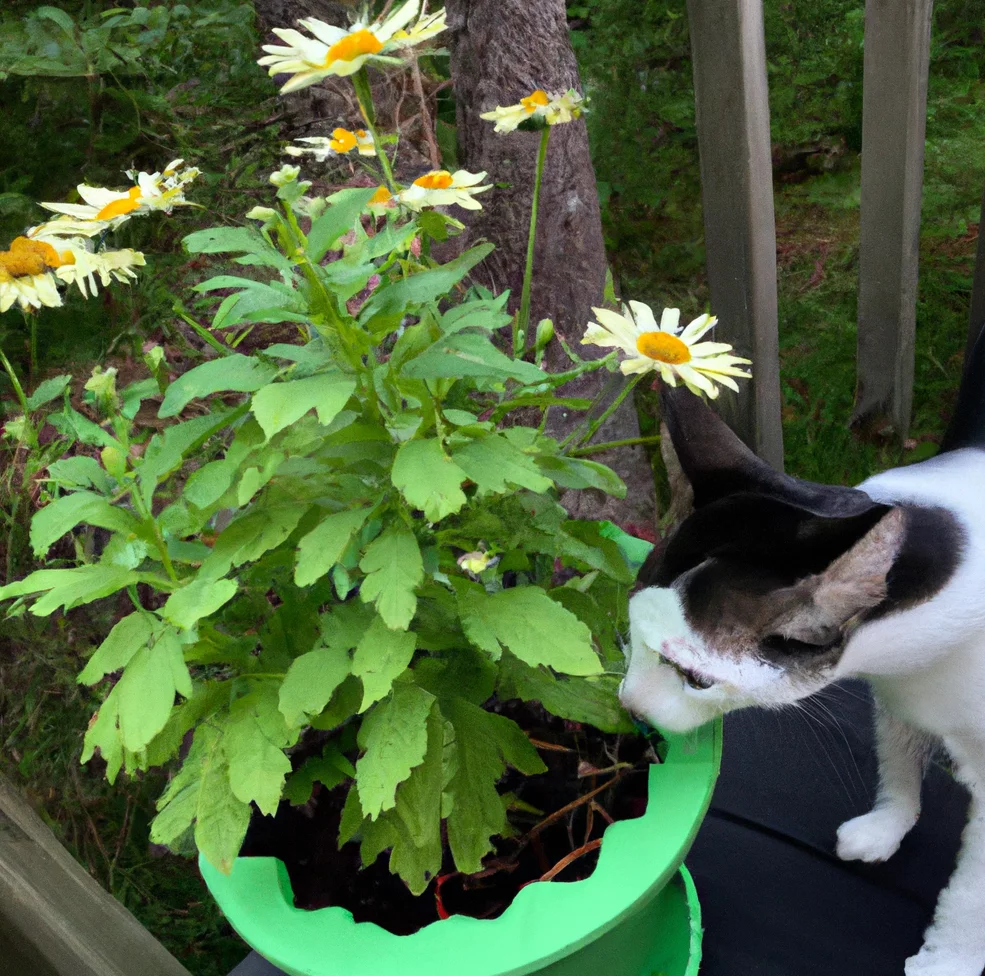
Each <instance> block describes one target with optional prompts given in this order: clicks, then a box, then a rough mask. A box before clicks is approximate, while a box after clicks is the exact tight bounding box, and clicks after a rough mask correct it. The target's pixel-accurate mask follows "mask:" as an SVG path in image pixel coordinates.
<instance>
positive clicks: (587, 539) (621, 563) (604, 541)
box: [557, 519, 636, 584]
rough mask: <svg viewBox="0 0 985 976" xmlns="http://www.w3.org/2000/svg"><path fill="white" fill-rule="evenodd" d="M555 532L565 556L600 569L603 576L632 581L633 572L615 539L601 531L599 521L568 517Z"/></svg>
mask: <svg viewBox="0 0 985 976" xmlns="http://www.w3.org/2000/svg"><path fill="white" fill-rule="evenodd" d="M562 528H563V530H564V531H563V532H561V533H559V534H558V537H557V538H558V543H559V545H558V549H559V551H560V553H562V554H563V555H566V556H572V557H573V558H575V559H578V560H580V561H581V562H583V563H585V564H587V565H588V566H590V567H591V568H592V569H600V570H601V571H602V572H603V573H605V574H606V576H609V577H611V578H612V579H614V580H616V581H617V582H619V583H626V584H632V582H633V581H634V580H635V579H636V573H635V572H634V571H633V570H632V569H630V567H629V566H628V565H627V564H626V560H625V558H624V557H623V554H622V552H621V550H620V549H619V546H618V544H617V543H616V542H614V541H613V540H612V539H609V538H606V537H605V536H604V535H602V534H601V531H600V524H599V523H598V522H592V521H588V520H585V521H582V520H578V519H570V520H569V521H566V522H564V523H563V525H562Z"/></svg>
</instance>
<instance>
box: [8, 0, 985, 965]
mask: <svg viewBox="0 0 985 976" xmlns="http://www.w3.org/2000/svg"><path fill="white" fill-rule="evenodd" d="M282 6H284V7H285V9H286V8H287V6H289V5H288V4H282ZM978 7H979V3H978V0H939V2H938V3H937V4H936V7H935V14H934V28H933V40H932V51H931V74H930V92H929V99H928V122H927V142H926V160H925V174H924V198H923V200H924V202H923V225H922V233H921V248H920V288H919V294H918V305H917V362H916V385H915V391H914V394H915V395H914V416H913V423H912V425H911V431H910V438H909V439H908V440H907V441H906V442H905V443H904V444H903V445H896V444H872V443H866V444H862V443H859V442H857V441H856V439H855V438H854V437H853V435H852V434H851V433H850V432H849V429H848V420H849V417H850V414H851V408H852V399H853V394H854V382H855V317H856V293H857V284H858V282H857V276H858V238H859V202H860V151H861V145H860V139H861V125H862V90H861V82H862V53H863V48H862V43H863V23H864V11H863V5H862V3H861V0H799V2H798V3H796V4H794V3H783V2H778V0H766V3H765V6H764V12H765V22H766V49H767V58H768V74H769V85H770V109H771V129H772V144H773V163H774V167H773V173H774V191H775V205H776V219H777V264H778V287H779V313H780V314H779V319H780V369H781V379H782V390H783V398H784V402H783V421H784V437H785V443H786V464H787V470H788V471H790V472H791V473H793V474H796V475H800V476H802V477H806V478H812V479H816V480H820V481H825V482H831V483H838V484H851V483H854V482H857V481H859V480H861V479H862V478H864V477H865V476H867V475H868V474H870V473H872V472H873V471H876V470H879V469H881V468H883V467H886V466H889V465H891V464H894V463H898V462H899V461H900V460H917V459H920V458H922V457H926V456H929V455H930V454H932V453H933V452H934V451H935V450H936V445H937V442H938V441H939V438H940V434H941V432H942V431H943V427H944V423H945V421H946V418H947V416H948V415H949V411H950V409H951V407H952V405H953V401H954V396H955V392H956V388H957V383H958V379H959V376H960V372H961V365H962V358H961V357H962V351H963V348H964V342H965V337H966V331H967V324H968V323H967V316H968V301H969V291H970V286H971V275H972V268H973V259H974V253H975V242H976V239H977V233H978V225H977V221H978V219H979V213H980V204H981V199H982V189H983V186H985V25H983V23H982V19H981V16H980V11H979V10H978ZM52 9H53V8H52V7H41V6H40V5H39V4H37V3H34V2H25V0H7V2H5V3H4V5H3V11H2V13H0V93H2V103H3V105H4V108H5V112H4V136H3V138H2V139H0V240H2V241H9V240H11V239H12V238H13V237H14V236H16V235H17V234H19V233H21V232H22V231H23V229H24V228H25V227H27V226H28V225H30V224H34V223H37V222H39V221H40V220H41V219H43V216H44V215H43V212H42V211H41V210H40V209H39V208H38V207H37V204H36V201H38V200H57V199H63V198H64V197H65V196H66V195H67V194H68V193H69V192H70V190H71V188H72V187H74V186H75V184H77V183H79V182H81V181H83V180H84V181H85V182H87V183H91V184H96V185H108V186H116V185H120V184H122V183H123V182H124V177H123V171H124V170H126V169H129V168H131V167H132V166H136V168H138V169H144V170H147V171H154V170H157V169H160V168H161V166H163V165H164V164H165V163H166V162H168V161H169V160H170V159H172V158H175V157H183V158H184V159H185V160H186V162H187V163H188V164H189V165H194V166H198V167H200V168H201V170H202V176H201V177H200V179H199V180H198V181H197V182H196V184H195V186H194V189H193V191H192V192H191V193H190V194H189V196H190V198H191V199H193V200H194V201H195V202H196V203H199V204H201V205H202V206H203V207H204V208H206V210H205V211H201V210H196V209H193V208H185V209H183V210H181V211H178V212H175V214H173V215H172V216H171V218H169V219H167V220H163V219H162V220H142V221H131V222H130V223H128V224H127V225H125V228H124V231H123V233H122V234H121V235H120V238H119V240H118V243H119V244H120V246H129V247H136V248H138V249H140V250H142V251H143V252H144V253H145V254H146V256H147V264H148V266H147V267H146V268H144V269H141V270H142V273H141V275H140V277H139V279H138V281H136V282H135V283H134V284H133V286H132V287H130V288H129V289H126V288H119V287H118V288H112V289H106V290H105V291H104V292H103V293H102V294H101V295H100V297H99V299H98V300H96V301H88V302H79V301H73V302H69V303H67V304H66V306H65V307H63V308H60V309H53V310H45V314H44V315H42V316H40V317H39V320H38V351H37V364H38V366H37V374H38V375H37V377H35V379H39V378H43V377H45V376H50V375H55V374H57V373H66V372H71V373H73V374H74V375H75V376H77V377H80V378H82V379H84V378H85V377H86V376H88V375H89V373H90V371H91V369H92V366H93V364H95V363H103V364H107V363H110V364H112V365H115V366H116V367H117V368H118V369H119V370H120V373H121V379H122V380H123V382H125V381H126V380H128V379H130V378H131V376H136V375H138V374H139V373H140V372H141V370H142V368H143V367H142V366H141V365H140V362H141V349H142V347H143V346H144V344H145V343H147V342H148V341H155V342H158V343H162V344H165V345H166V346H167V347H168V349H169V360H171V361H177V362H179V363H180V362H184V363H185V364H186V365H187V366H191V365H194V364H195V363H196V362H198V361H200V359H201V349H202V343H201V342H200V341H197V339H196V337H195V335H194V333H191V332H190V331H189V329H188V328H187V326H186V325H185V324H184V320H183V319H182V318H181V316H180V314H179V312H180V313H181V314H184V315H187V316H190V317H195V316H196V314H197V308H196V306H195V301H194V300H193V299H191V298H189V297H188V296H189V295H190V294H191V292H190V291H189V286H190V285H191V284H194V282H195V281H197V280H200V278H201V272H200V269H199V268H198V267H197V266H196V262H195V260H191V259H190V258H189V255H187V254H183V253H182V251H181V248H180V240H181V238H182V237H183V236H184V235H185V234H187V233H189V232H190V231H192V230H195V229H197V228H198V227H201V226H203V225H204V224H205V223H220V222H228V223H230V224H234V223H239V222H242V214H243V213H245V212H246V211H247V210H249V209H250V207H251V206H253V205H254V203H256V202H258V201H259V200H261V198H262V197H264V187H265V186H266V180H267V175H268V174H269V173H270V172H271V171H272V170H274V169H276V168H277V167H279V166H280V165H281V163H282V162H283V161H284V158H285V157H284V156H283V154H282V150H283V146H284V145H285V141H286V139H287V138H289V137H288V135H287V131H286V130H287V128H288V127H289V125H290V119H289V116H288V114H287V113H286V112H285V109H284V105H283V103H282V102H279V101H278V98H277V91H276V87H275V86H274V84H273V83H272V82H271V81H270V79H269V78H268V77H267V75H266V73H265V72H264V70H263V69H261V68H259V67H258V66H257V65H256V63H255V59H256V57H257V56H258V54H259V46H260V44H261V43H263V40H264V39H263V36H262V31H261V28H260V26H259V24H258V22H257V17H256V12H255V10H254V7H253V5H252V4H250V3H240V2H236V0H201V2H196V0H189V2H187V3H181V4H175V3H171V2H167V3H154V2H146V3H145V2H139V3H137V4H132V3H131V4H128V5H127V6H126V7H118V6H117V4H115V3H112V2H104V0H73V2H64V3H62V4H61V5H60V6H59V7H58V8H54V9H56V10H61V11H63V12H64V13H63V15H62V16H61V17H59V16H57V15H56V14H51V13H49V12H50V11H51V10H52ZM114 9H116V10H117V11H118V13H116V14H111V13H109V12H110V11H112V10H114ZM65 15H67V17H66V16H65ZM68 18H70V20H69V19H68ZM107 25H115V26H109V27H108V26H107ZM285 26H286V24H285ZM568 26H569V29H570V37H571V43H572V46H573V48H574V50H575V52H576V54H577V56H578V61H579V67H580V70H581V74H582V80H583V83H584V87H585V90H586V93H587V94H588V95H589V97H590V98H591V111H590V113H589V115H588V128H589V135H590V140H591V149H592V158H593V162H594V166H595V171H596V175H597V179H598V187H599V197H600V202H601V205H602V216H603V227H604V231H605V239H606V248H607V254H608V259H609V262H610V266H611V269H612V273H613V280H614V281H615V283H616V285H617V287H618V291H619V293H620V294H621V296H622V297H623V298H634V299H638V300H641V301H645V302H647V303H649V304H652V305H654V306H655V307H661V306H663V305H677V306H680V307H681V308H682V309H683V310H684V314H685V316H693V315H696V314H698V313H699V312H701V311H704V310H705V309H706V308H707V305H708V300H709V298H708V287H707V280H706V277H705V273H704V246H703V231H702V212H701V205H700V201H701V191H700V180H699V167H698V156H697V136H696V132H695V123H694V91H693V82H692V72H691V60H690V40H689V36H688V26H687V16H686V9H685V3H684V0H648V2H646V3H643V4H641V3H640V2H639V0H580V2H571V3H569V4H568ZM27 51H29V52H30V53H31V57H32V58H33V60H31V61H29V62H26V61H25V59H24V55H25V52H27ZM424 69H425V74H426V78H425V80H426V82H427V83H428V90H429V91H434V92H436V94H435V100H436V101H435V105H436V108H437V112H436V115H437V145H438V147H439V149H440V152H441V153H442V157H443V161H444V162H445V163H449V164H450V163H452V162H453V161H454V153H455V104H454V95H453V91H452V89H451V86H450V85H446V84H442V83H443V82H444V81H445V80H446V79H447V73H448V64H447V59H443V58H440V57H435V58H431V59H429V60H428V62H427V63H426V64H425V65H424ZM24 72H26V73H24ZM306 175H310V174H308V173H307V171H306ZM346 175H347V174H346V173H345V172H339V171H335V172H325V173H324V174H322V179H324V180H325V181H326V182H329V183H331V182H332V181H333V180H335V181H339V182H341V181H343V180H344V179H345V178H346ZM182 303H184V304H182ZM176 306H177V310H176ZM244 341H245V342H246V343H247V344H248V342H249V337H246V339H245V340H244ZM0 348H2V349H3V351H4V352H5V353H6V355H7V356H8V357H9V358H10V359H11V360H12V361H13V362H14V364H15V366H16V367H17V368H18V369H19V370H21V371H22V373H24V374H26V373H27V371H28V368H29V360H30V355H29V350H28V344H27V339H26V333H25V329H24V325H23V320H22V318H21V316H20V314H19V313H18V312H17V311H16V310H13V311H11V312H8V313H6V314H3V315H0ZM81 381H82V380H81V379H80V384H79V385H81ZM0 382H5V381H0ZM123 382H121V383H120V385H121V386H122V385H123ZM638 406H639V408H640V414H641V416H640V426H641V430H642V432H643V433H652V432H654V430H655V424H656V420H655V417H654V415H653V411H652V403H651V402H650V401H649V400H648V399H647V398H646V397H642V398H638ZM0 409H3V410H4V411H6V412H8V413H11V414H12V413H13V412H14V405H13V401H12V397H11V390H10V389H9V386H6V385H0ZM13 461H14V458H13V451H12V446H11V443H10V441H9V439H7V440H5V441H2V442H0V582H5V581H7V580H8V579H9V578H11V577H12V576H14V575H19V574H21V573H23V572H24V571H25V570H26V569H28V568H29V566H28V565H26V564H25V562H24V560H25V559H26V558H27V556H26V552H27V547H26V546H25V545H24V544H23V537H22V535H21V533H22V530H23V526H24V525H25V516H26V515H29V514H30V513H29V512H26V511H25V510H24V506H25V501H24V495H23V492H22V491H20V488H19V486H18V485H17V478H16V476H15V474H16V471H15V468H16V465H15V464H14V463H13ZM656 467H657V471H656V474H657V481H658V489H659V491H660V492H662V493H664V495H665V493H666V486H665V485H663V484H662V477H661V475H660V471H659V465H657V466H656ZM663 500H664V501H666V497H664V499H663ZM2 627H3V629H2V630H0V771H2V772H3V773H5V774H7V775H8V776H10V777H12V778H13V779H14V780H15V782H17V783H18V784H19V785H20V786H21V787H22V788H23V789H24V791H25V792H26V794H27V795H28V796H29V798H30V799H31V800H32V802H33V803H34V805H35V807H36V808H38V809H39V810H40V811H41V812H42V815H43V816H44V817H45V819H46V820H47V821H48V822H49V824H50V825H51V826H52V827H53V828H54V830H55V831H56V833H57V834H58V836H59V837H60V839H61V840H62V841H63V842H64V843H66V844H67V846H68V847H69V848H70V850H72V852H73V853H74V854H75V855H76V856H77V857H78V858H79V860H80V861H81V862H82V863H83V864H84V865H86V867H87V868H88V869H89V871H90V872H91V873H92V874H93V876H95V877H96V878H97V879H98V880H99V881H100V882H101V883H102V884H103V885H104V886H106V887H107V888H108V889H109V890H110V891H112V893H113V894H114V895H116V896H117V897H118V898H119V899H120V900H121V901H123V903H124V904H126V905H127V907H128V908H130V909H131V911H133V912H134V913H135V914H136V915H137V917H138V918H139V919H140V921H141V922H143V924H145V925H146V926H147V927H148V928H149V929H150V930H151V931H152V932H153V933H154V934H155V935H156V936H157V937H158V938H159V939H161V941H162V942H164V944H165V945H166V946H167V947H168V948H169V949H170V950H171V951H172V952H173V953H174V954H175V955H176V956H177V957H178V958H179V959H181V960H182V962H183V963H184V964H185V965H186V966H187V967H188V968H189V969H190V970H191V971H192V972H194V973H196V974H202V976H220V974H223V973H225V972H227V971H228V970H229V969H230V968H232V966H233V965H235V963H236V962H238V961H239V959H240V958H241V957H242V956H243V955H244V952H245V949H244V947H243V945H242V943H240V942H239V940H238V939H237V938H236V937H235V936H234V935H233V934H232V933H231V931H230V930H229V928H228V926H227V925H226V924H225V922H224V921H223V919H222V918H221V916H220V915H219V913H218V911H217V909H215V908H214V906H213V905H212V903H211V902H210V900H209V899H208V897H207V895H206V893H205V891H204V887H203V886H202V884H201V882H200V880H199V878H198V875H197V871H196V869H195V867H194V864H193V863H192V862H189V861H184V860H182V859H180V858H177V857H175V856H173V855H170V854H164V853H162V852H160V851H158V850H156V849H153V848H151V847H150V846H149V842H148V824H149V820H150V817H151V816H152V814H153V798H154V797H155V796H156V795H157V794H158V793H159V792H160V785H161V784H160V781H154V777H146V778H144V779H143V780H139V781H133V782H130V783H129V784H127V785H126V787H125V788H124V789H120V788H119V787H117V788H115V789H114V788H110V787H108V786H107V785H106V784H105V782H104V781H103V779H102V777H101V775H100V773H99V772H98V770H91V769H89V768H83V767H80V766H79V765H78V761H77V760H78V755H79V752H80V749H81V741H82V733H83V731H84V729H85V725H86V722H87V720H88V717H89V714H90V711H91V706H90V702H89V697H88V692H86V691H85V690H84V689H80V688H79V686H78V685H77V684H76V682H75V675H76V674H77V672H78V670H79V666H80V660H81V654H80V651H81V649H83V648H86V647H89V646H92V645H93V644H95V643H97V642H98V640H100V639H101V636H102V635H103V634H104V633H105V631H106V629H108V623H107V621H105V620H100V619H99V617H98V615H96V616H95V617H93V615H91V614H90V615H87V616H84V617H83V616H82V615H78V616H75V615H68V616H67V617H64V618H61V619H60V620H58V621H56V622H46V621H37V620H34V621H31V622H23V621H10V622H4V623H3V624H2Z"/></svg>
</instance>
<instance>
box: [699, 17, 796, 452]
mask: <svg viewBox="0 0 985 976" xmlns="http://www.w3.org/2000/svg"><path fill="white" fill-rule="evenodd" d="M687 11H688V19H689V21H690V24H691V51H692V56H693V62H694V97H695V103H696V112H697V122H698V148H699V152H700V155H701V196H702V202H703V206H704V222H705V247H706V249H707V256H708V282H709V285H710V286H711V307H712V311H713V312H714V313H715V314H716V315H718V316H719V318H720V319H721V324H720V325H719V326H718V328H717V330H716V333H717V335H716V338H718V339H722V340H724V341H727V342H731V343H732V344H733V345H734V346H735V348H736V350H737V351H738V353H739V354H740V355H744V356H748V357H749V358H750V359H751V360H752V361H753V379H752V381H751V382H749V383H742V384H741V390H742V392H741V393H740V394H739V395H738V396H737V397H736V396H735V395H734V394H730V393H728V391H724V392H723V393H722V396H721V398H720V400H719V403H720V404H721V407H720V410H721V413H722V416H723V417H724V419H725V420H726V421H727V422H728V424H729V425H730V426H731V427H732V428H733V429H734V430H735V431H736V432H737V433H738V434H739V436H740V437H741V438H742V439H743V440H744V441H745V442H746V443H747V444H748V445H749V446H750V447H751V448H752V449H753V450H755V452H756V453H757V454H758V455H759V456H760V457H762V458H764V459H765V460H766V461H768V462H769V463H770V464H772V465H773V466H774V467H775V468H778V469H780V470H782V469H783V431H782V428H781V426H780V374H779V358H778V340H777V310H776V224H775V222H774V216H773V170H772V162H771V157H770V109H769V101H768V95H767V83H766V43H765V37H764V34H763V6H762V0H688V4H687Z"/></svg>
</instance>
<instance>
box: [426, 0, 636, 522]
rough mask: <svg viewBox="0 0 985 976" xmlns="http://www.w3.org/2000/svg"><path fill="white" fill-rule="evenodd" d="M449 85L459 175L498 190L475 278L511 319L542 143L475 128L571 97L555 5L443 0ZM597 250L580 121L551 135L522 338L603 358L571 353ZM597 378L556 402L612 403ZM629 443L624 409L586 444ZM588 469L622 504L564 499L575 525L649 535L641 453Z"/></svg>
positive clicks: (551, 363) (561, 424)
mask: <svg viewBox="0 0 985 976" xmlns="http://www.w3.org/2000/svg"><path fill="white" fill-rule="evenodd" d="M445 7H446V10H447V15H448V26H449V30H448V35H447V38H448V41H447V43H448V47H449V50H450V52H451V73H452V80H453V82H454V86H455V96H456V100H457V104H458V145H459V162H460V164H461V165H462V166H463V167H465V168H467V169H469V170H471V171H473V172H477V171H481V170H485V171H486V172H488V173H489V178H490V180H491V181H492V182H493V183H495V184H496V189H495V190H493V191H490V192H489V193H488V194H487V195H486V196H484V197H483V198H482V199H483V205H484V209H483V210H482V211H481V212H480V213H477V214H475V215H474V216H471V215H470V217H471V219H470V221H469V236H470V238H472V239H479V238H485V239H488V240H491V241H493V242H494V243H495V244H496V250H495V251H494V252H493V254H492V255H491V256H490V257H489V258H487V259H486V261H484V262H483V265H482V268H481V269H480V270H479V275H480V277H482V276H483V275H485V278H486V282H487V284H489V285H490V286H491V287H492V288H494V289H496V290H502V289H505V288H509V289H510V291H511V293H512V294H511V308H513V309H514V310H515V309H516V307H517V306H518V304H519V300H520V291H521V285H522V281H523V270H524V264H525V260H526V248H527V232H528V227H529V222H530V209H531V197H532V192H533V184H534V172H535V165H536V157H537V149H538V145H539V142H540V136H539V134H537V133H532V132H519V131H518V132H513V133H509V134H505V135H504V134H500V133H496V132H494V131H493V126H492V124H491V123H489V122H485V121H483V120H481V119H480V118H479V115H480V114H481V113H482V112H486V111H489V110H490V109H493V108H495V107H496V106H497V105H513V104H516V103H517V102H518V101H519V100H520V98H522V97H523V96H525V95H529V94H530V93H531V92H532V91H534V90H535V89H538V88H539V89H543V90H545V91H548V92H554V93H557V92H563V91H566V90H567V89H569V88H575V89H578V90H580V89H581V84H580V80H579V77H578V66H577V64H576V62H575V56H574V53H573V52H572V50H571V46H570V43H569V40H568V28H567V22H566V19H565V4H564V0H537V2H534V3H532V2H530V0H498V2H496V3H490V2H489V0H446V3H445ZM605 274H606V262H605V245H604V242H603V238H602V223H601V215H600V212H599V203H598V194H597V190H596V185H595V172H594V170H593V169H592V162H591V157H590V155H589V148H588V133H587V130H586V128H585V123H584V121H583V120H581V121H576V122H573V123H569V124H566V125H559V126H555V127H554V129H553V131H552V133H551V137H550V144H549V147H548V153H547V166H546V171H545V175H544V183H543V188H542V193H541V202H540V210H539V214H538V225H537V241H536V250H535V257H534V288H533V296H532V304H531V315H530V322H531V330H533V328H534V327H535V326H536V323H537V322H538V321H539V320H540V319H542V318H550V319H551V320H552V321H553V322H554V325H555V329H556V330H557V332H558V333H560V335H562V336H563V337H564V338H565V340H566V341H567V342H568V343H569V344H570V345H572V346H573V347H574V348H577V349H579V350H580V351H581V352H582V353H583V354H584V355H585V357H586V358H590V357H593V356H596V355H600V354H602V352H603V351H602V350H598V349H596V348H595V347H593V346H578V342H579V340H580V339H581V336H582V334H583V332H584V329H585V326H586V324H587V323H588V322H589V321H591V319H592V317H593V316H592V306H593V305H600V304H601V303H602V296H603V291H604V287H605ZM547 365H548V368H550V369H552V370H560V369H564V368H565V367H568V368H570V364H569V363H568V361H567V360H566V358H565V357H564V355H563V352H562V351H561V349H560V346H559V344H558V343H552V345H551V346H550V347H549V349H548V355H547ZM609 380H610V376H609V374H607V373H605V372H602V371H600V372H595V373H590V374H588V375H587V376H585V377H583V378H582V379H581V380H579V381H578V382H577V383H576V384H570V385H569V386H568V387H566V388H565V390H564V393H565V394H566V395H568V396H582V397H593V396H594V395H595V394H596V393H598V392H599V391H600V390H602V389H603V386H606V387H607V388H610V389H607V393H608V396H607V398H606V399H607V400H611V398H612V396H613V395H614V393H615V392H616V391H617V390H618V388H619V385H620V384H619V383H612V382H608V381H609ZM579 419H580V418H579V417H578V415H576V414H566V413H564V412H562V411H561V410H560V409H558V408H554V409H553V410H552V411H551V415H550V416H549V420H548V431H549V432H550V433H552V434H553V435H555V436H559V437H563V436H564V435H565V434H567V432H568V431H570V430H571V429H572V427H573V425H574V424H575V423H576V422H577V421H578V420H579ZM637 436H639V425H638V422H637V417H636V412H635V409H634V408H633V404H632V400H631V399H627V401H626V402H625V403H624V404H623V405H622V408H621V409H620V410H618V411H616V412H615V414H613V416H612V418H611V419H610V420H609V421H607V423H606V424H605V426H603V427H602V428H601V430H600V431H599V432H598V434H597V436H596V438H595V439H596V442H602V441H610V440H622V439H624V438H632V437H637ZM597 460H600V461H602V462H603V463H606V464H608V465H610V466H611V467H612V468H614V469H615V470H616V471H617V472H618V473H619V474H620V475H621V477H622V478H623V480H624V481H626V483H627V485H628V487H629V493H628V495H627V498H626V500H625V501H624V502H618V501H616V500H614V499H609V498H607V497H605V496H602V495H600V494H598V493H595V492H582V493H580V495H579V496H578V497H577V498H576V499H566V500H565V504H566V505H568V507H569V511H572V513H573V514H576V515H578V516H579V517H591V518H613V519H615V520H617V521H620V522H623V523H625V522H627V521H628V522H637V523H647V522H650V523H652V521H653V519H654V509H655V503H654V491H653V476H652V472H651V470H650V466H649V463H648V461H647V458H646V454H645V453H644V451H643V449H642V448H640V447H628V448H621V449H619V450H617V451H613V452H609V453H607V454H605V455H598V456H597Z"/></svg>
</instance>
